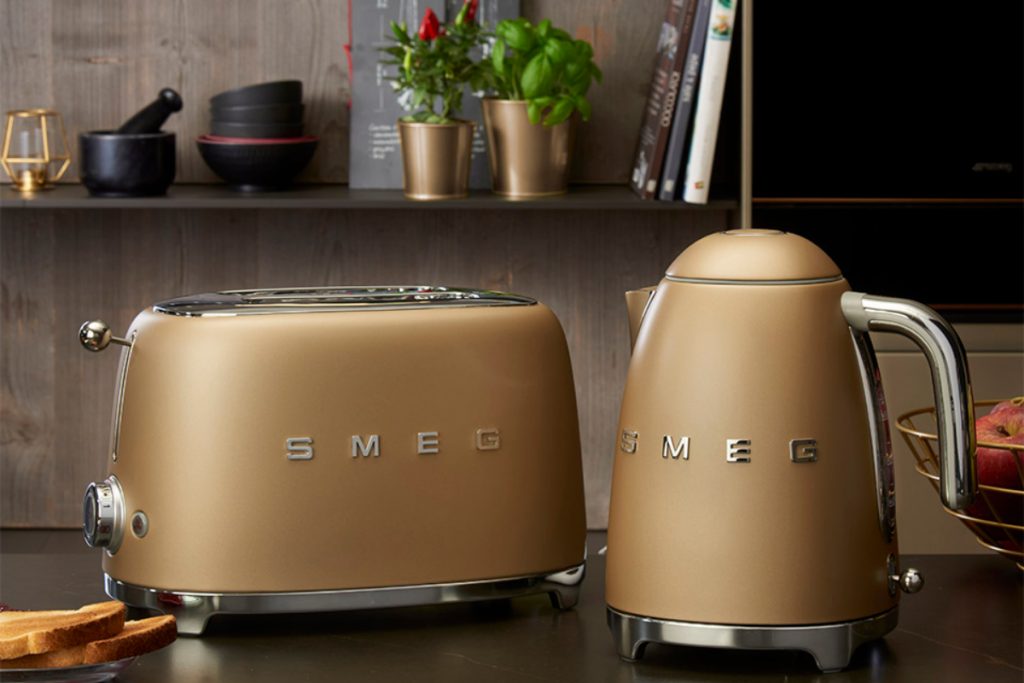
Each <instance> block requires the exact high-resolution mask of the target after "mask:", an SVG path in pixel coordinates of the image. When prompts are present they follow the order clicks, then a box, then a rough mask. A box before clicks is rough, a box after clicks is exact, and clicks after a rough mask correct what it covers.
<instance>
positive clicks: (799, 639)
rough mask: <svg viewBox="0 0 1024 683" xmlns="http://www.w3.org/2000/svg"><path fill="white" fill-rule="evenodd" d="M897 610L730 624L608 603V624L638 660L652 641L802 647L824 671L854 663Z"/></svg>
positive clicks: (891, 624) (622, 650)
mask: <svg viewBox="0 0 1024 683" xmlns="http://www.w3.org/2000/svg"><path fill="white" fill-rule="evenodd" d="M897 620H898V609H896V608H894V609H891V610H889V611H888V612H883V613H882V614H878V615H875V616H873V617H868V618H867V619H859V620H857V621H846V622H840V623H835V624H816V625H813V626H732V625H725V624H700V623H694V622H687V621H669V620H666V619H653V618H650V617H639V616H635V615H632V614H625V613H623V612H619V611H617V610H614V609H612V608H611V607H609V608H608V627H609V628H610V629H611V631H612V637H613V638H614V639H615V646H616V648H617V649H618V652H619V656H620V657H622V658H623V659H625V660H627V661H636V660H637V659H639V658H640V657H642V656H643V652H644V648H645V647H646V646H647V644H648V643H666V644H670V645H696V646H700V647H724V648H736V649H743V650H803V651H805V652H809V653H810V654H811V656H813V657H814V660H815V662H817V664H818V668H819V669H821V670H822V671H824V672H830V671H839V670H840V669H845V668H846V667H847V666H848V665H849V664H850V657H852V656H853V652H854V650H856V649H857V648H858V647H860V646H861V645H863V644H864V643H866V642H868V641H871V640H875V639H876V638H881V637H882V636H884V635H885V634H886V633H888V632H889V631H891V630H893V629H894V628H896V622H897Z"/></svg>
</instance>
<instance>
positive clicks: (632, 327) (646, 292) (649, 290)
mask: <svg viewBox="0 0 1024 683" xmlns="http://www.w3.org/2000/svg"><path fill="white" fill-rule="evenodd" d="M655 289H657V285H651V286H650V287H644V288H642V289H633V290H630V291H628V292H626V313H627V315H628V316H629V349H630V351H632V350H633V346H634V345H635V344H636V336H637V335H638V334H639V333H640V323H641V322H643V319H644V314H645V313H646V312H647V307H648V306H650V304H651V299H653V298H654V290H655Z"/></svg>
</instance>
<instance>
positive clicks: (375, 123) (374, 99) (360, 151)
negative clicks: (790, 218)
mask: <svg viewBox="0 0 1024 683" xmlns="http://www.w3.org/2000/svg"><path fill="white" fill-rule="evenodd" d="M348 1H349V28H350V38H349V43H350V44H349V45H348V46H346V53H347V54H348V58H349V83H350V86H351V88H350V89H351V100H350V108H351V109H350V113H349V163H348V178H349V180H348V182H349V186H350V187H353V188H365V189H399V188H401V187H402V149H401V145H400V144H399V141H398V119H399V118H401V117H402V116H405V115H406V114H408V113H409V112H407V111H405V110H404V109H403V108H402V106H401V105H400V104H399V103H398V93H397V92H395V90H394V88H393V87H392V86H391V81H390V79H389V77H390V75H391V70H392V69H393V68H394V67H387V66H384V65H383V64H381V63H380V60H381V57H382V54H381V52H380V48H382V47H387V46H389V45H391V44H392V40H391V22H392V21H394V22H396V23H399V24H400V23H402V22H403V21H404V22H405V23H406V25H407V26H408V27H409V31H410V32H411V33H415V32H416V29H417V28H418V27H419V25H420V21H422V19H423V13H424V12H425V11H426V9H427V7H432V8H433V9H434V11H435V12H437V14H438V16H439V17H441V18H442V19H443V18H444V17H446V16H447V17H449V18H454V17H455V15H456V14H457V13H458V11H459V9H460V8H461V7H462V2H461V0H447V1H446V2H430V1H429V0H375V1H374V2H368V1H366V0H348ZM519 10H520V2H519V0H482V1H481V2H480V6H479V9H478V10H477V20H478V21H480V22H483V23H485V24H486V25H487V26H489V27H491V28H492V29H493V27H494V25H495V24H496V23H497V22H498V21H499V20H501V19H507V18H515V17H518V16H519ZM460 118H463V119H466V120H467V121H473V122H474V123H475V124H476V125H475V126H474V127H473V150H472V155H473V157H472V163H471V166H470V176H469V186H470V187H471V188H474V189H488V188H490V186H491V175H490V169H489V167H488V164H487V136H486V135H485V132H484V123H483V113H482V111H481V108H480V101H479V99H478V98H477V97H476V96H474V95H473V94H472V93H470V92H468V91H467V92H466V93H465V94H464V95H463V99H462V113H461V115H460Z"/></svg>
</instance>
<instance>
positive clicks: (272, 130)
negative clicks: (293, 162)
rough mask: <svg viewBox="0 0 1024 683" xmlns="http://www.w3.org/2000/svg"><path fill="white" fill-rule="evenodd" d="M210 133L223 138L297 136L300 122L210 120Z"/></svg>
mask: <svg viewBox="0 0 1024 683" xmlns="http://www.w3.org/2000/svg"><path fill="white" fill-rule="evenodd" d="M210 133H212V134H213V135H216V136H219V137H225V138H298V137H302V123H301V122H300V123H225V122H224V121H217V120H213V121H210Z"/></svg>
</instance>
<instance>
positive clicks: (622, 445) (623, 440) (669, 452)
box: [619, 429, 818, 464]
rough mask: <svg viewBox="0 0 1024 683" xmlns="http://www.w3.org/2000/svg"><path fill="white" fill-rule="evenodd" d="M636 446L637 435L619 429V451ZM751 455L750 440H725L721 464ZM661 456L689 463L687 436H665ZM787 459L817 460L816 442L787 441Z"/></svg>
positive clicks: (746, 459)
mask: <svg viewBox="0 0 1024 683" xmlns="http://www.w3.org/2000/svg"><path fill="white" fill-rule="evenodd" d="M639 446H640V432H638V431H635V430H632V429H623V430H622V433H621V434H620V435H619V450H620V451H622V452H623V453H627V454H634V453H636V452H637V449H638V448H639ZM753 455H754V446H753V442H752V441H751V439H746V438H733V439H726V440H725V461H726V462H728V463H737V464H743V463H749V462H750V461H751V458H752V457H753ZM661 457H662V459H663V460H670V461H671V460H689V459H690V437H688V436H679V437H675V436H673V435H671V434H665V435H663V436H662V438H661ZM789 459H790V461H791V462H794V463H811V462H817V461H818V441H817V439H790V441H789Z"/></svg>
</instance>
